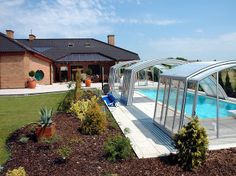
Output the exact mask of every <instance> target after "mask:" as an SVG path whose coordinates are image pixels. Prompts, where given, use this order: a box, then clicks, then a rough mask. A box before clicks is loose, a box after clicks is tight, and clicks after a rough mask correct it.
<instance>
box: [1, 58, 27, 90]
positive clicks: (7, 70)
mask: <svg viewBox="0 0 236 176" xmlns="http://www.w3.org/2000/svg"><path fill="white" fill-rule="evenodd" d="M23 68H24V55H23V54H22V55H14V56H12V55H2V56H0V75H1V78H0V88H22V87H25V74H24V69H23Z"/></svg>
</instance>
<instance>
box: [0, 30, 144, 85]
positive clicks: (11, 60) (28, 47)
mask: <svg viewBox="0 0 236 176" xmlns="http://www.w3.org/2000/svg"><path fill="white" fill-rule="evenodd" d="M107 40H108V42H107V43H105V42H102V41H99V40H96V39H93V38H70V39H63V38H62V39H37V38H36V36H35V35H33V34H30V35H29V38H28V39H14V31H12V30H6V34H3V33H1V32H0V88H23V87H25V83H26V80H27V78H28V73H29V71H31V70H33V71H35V72H36V73H40V74H41V75H43V76H42V79H41V80H38V83H39V84H52V83H53V82H64V81H70V80H74V79H75V73H76V70H77V69H78V68H79V69H80V70H81V71H82V72H84V71H85V70H87V69H88V68H90V69H91V70H92V74H93V76H94V77H96V78H98V79H97V81H99V80H101V79H102V78H101V77H102V70H104V79H105V80H107V79H108V74H109V69H110V67H111V66H112V65H114V64H116V63H118V62H122V61H130V60H139V59H140V58H139V56H138V54H136V53H134V52H131V51H128V50H125V49H123V48H119V47H117V46H115V36H114V35H108V36H107Z"/></svg>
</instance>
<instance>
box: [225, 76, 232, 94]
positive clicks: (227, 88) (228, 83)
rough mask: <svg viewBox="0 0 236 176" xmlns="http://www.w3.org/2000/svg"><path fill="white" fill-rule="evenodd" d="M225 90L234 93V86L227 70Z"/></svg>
mask: <svg viewBox="0 0 236 176" xmlns="http://www.w3.org/2000/svg"><path fill="white" fill-rule="evenodd" d="M225 92H226V94H227V95H232V93H233V88H232V85H231V82H230V78H229V72H227V74H226V78H225Z"/></svg>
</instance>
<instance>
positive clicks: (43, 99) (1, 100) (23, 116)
mask: <svg viewBox="0 0 236 176" xmlns="http://www.w3.org/2000/svg"><path fill="white" fill-rule="evenodd" d="M64 96H65V93H55V94H42V95H33V96H19V97H0V164H3V163H4V162H5V161H6V160H7V159H8V158H9V153H8V151H7V149H6V146H5V142H6V139H7V137H8V136H9V134H10V133H12V132H13V131H15V130H16V129H18V128H20V127H22V126H23V125H26V124H28V123H30V122H36V121H37V120H38V119H39V115H38V112H39V109H40V107H42V106H47V107H52V108H53V109H54V110H56V109H57V107H58V104H59V102H60V101H61V100H62V99H63V98H64Z"/></svg>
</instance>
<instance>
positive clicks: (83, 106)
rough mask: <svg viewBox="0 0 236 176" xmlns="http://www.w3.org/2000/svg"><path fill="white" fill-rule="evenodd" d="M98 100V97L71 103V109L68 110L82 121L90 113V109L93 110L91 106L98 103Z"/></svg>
mask: <svg viewBox="0 0 236 176" xmlns="http://www.w3.org/2000/svg"><path fill="white" fill-rule="evenodd" d="M97 101H98V98H97V97H96V96H93V97H92V98H91V100H89V99H87V100H84V99H82V100H78V101H76V102H75V103H73V102H72V103H71V106H70V109H69V110H68V112H69V113H72V114H74V115H76V116H77V117H78V118H79V119H80V120H84V117H85V114H86V112H87V111H88V109H89V108H91V105H92V104H93V102H97Z"/></svg>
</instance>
